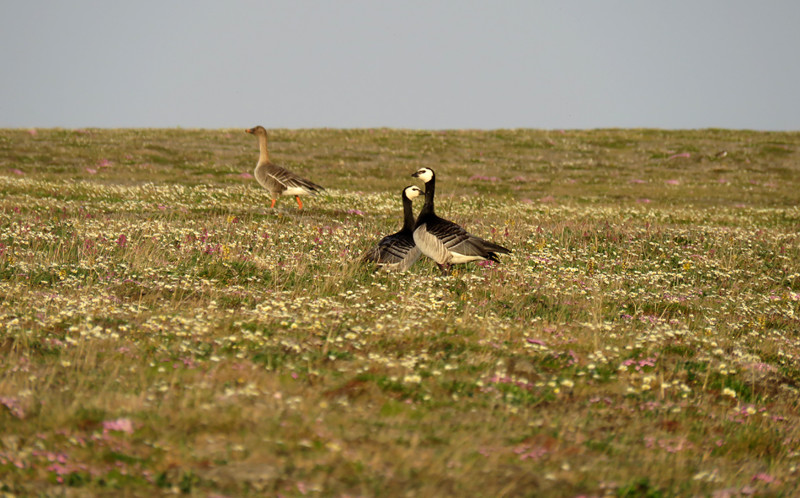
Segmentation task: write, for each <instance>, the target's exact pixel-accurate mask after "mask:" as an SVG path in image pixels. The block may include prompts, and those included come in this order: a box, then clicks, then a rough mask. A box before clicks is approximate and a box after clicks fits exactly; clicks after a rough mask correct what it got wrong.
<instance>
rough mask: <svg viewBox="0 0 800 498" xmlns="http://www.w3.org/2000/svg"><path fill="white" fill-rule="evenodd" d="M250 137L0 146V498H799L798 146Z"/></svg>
mask: <svg viewBox="0 0 800 498" xmlns="http://www.w3.org/2000/svg"><path fill="white" fill-rule="evenodd" d="M253 124H255V123H245V124H244V125H247V126H252V125H253ZM243 130H244V126H243V128H242V129H236V130H183V129H165V130H151V129H141V130H140V129H131V130H100V129H88V130H65V129H50V130H0V355H1V356H0V357H1V358H2V361H1V362H0V496H15V495H19V496H154V495H155V496H160V495H170V494H178V495H180V494H183V495H188V496H213V497H224V496H228V497H238V496H278V495H280V496H285V497H293V496H487V497H495V496H567V497H573V496H620V497H633V496H649V497H662V496H663V497H667V496H719V497H722V496H741V495H757V496H797V494H798V493H800V488H799V485H798V484H797V483H798V481H800V472H799V471H798V465H800V133H767V132H752V131H726V130H697V131H660V130H592V131H571V130H567V131H544V130H499V131H469V130H464V131H409V130H388V129H369V130H329V129H315V130H272V131H271V132H270V133H271V135H270V138H271V141H270V146H271V147H270V157H271V159H272V160H273V161H274V162H276V163H278V164H282V165H284V166H286V167H288V168H289V169H292V170H294V171H296V172H298V173H300V174H302V175H304V176H306V177H307V178H309V179H311V180H313V181H314V182H317V183H319V184H321V185H323V186H325V187H326V188H327V189H328V190H327V191H326V192H325V193H324V194H323V195H320V196H317V197H313V198H306V199H305V200H304V204H305V210H304V211H302V212H298V210H297V206H296V203H295V201H294V199H293V198H290V197H283V198H281V199H279V200H278V204H277V206H276V208H275V209H274V210H271V209H269V208H268V206H269V194H268V193H267V192H266V190H264V189H262V188H261V187H260V186H259V185H258V184H257V183H256V182H255V180H254V179H253V178H252V170H253V167H254V166H255V162H256V160H257V157H258V150H257V143H256V141H255V140H254V138H253V137H252V136H250V135H247V134H246V133H244V131H243ZM421 166H427V167H431V168H433V169H434V170H435V171H436V173H437V179H438V183H437V199H438V202H437V212H438V213H439V214H440V215H441V216H443V217H445V218H448V219H451V220H453V221H456V222H458V223H460V224H461V225H462V226H464V227H465V228H467V229H468V230H469V231H470V232H472V233H474V234H476V235H479V236H482V237H484V238H487V239H490V240H493V241H495V242H497V243H500V244H501V245H504V246H506V247H508V248H510V249H512V250H513V253H512V254H510V255H503V256H501V260H502V262H501V264H499V265H494V264H469V265H462V266H459V267H457V270H456V271H454V275H452V276H448V277H442V276H440V274H439V270H438V268H437V267H436V265H435V264H434V263H433V262H432V261H430V260H427V259H424V258H423V259H421V260H420V261H419V262H418V263H417V264H416V265H415V266H414V267H412V268H411V269H410V270H409V271H408V272H405V273H388V272H385V271H375V268H374V267H371V266H365V265H362V264H359V261H358V258H359V256H360V255H361V254H362V253H363V252H364V251H365V250H366V249H367V248H369V247H370V246H371V245H373V244H375V243H376V242H377V241H378V240H379V239H380V238H381V237H382V236H383V235H386V234H389V233H392V232H394V231H396V230H398V229H399V227H400V225H401V215H402V207H401V203H400V191H401V190H402V188H403V187H405V186H407V185H412V184H419V183H418V182H416V179H414V178H411V177H410V175H411V173H413V172H414V171H416V169H417V168H419V167H421ZM420 207H421V202H419V203H415V209H419V208H420Z"/></svg>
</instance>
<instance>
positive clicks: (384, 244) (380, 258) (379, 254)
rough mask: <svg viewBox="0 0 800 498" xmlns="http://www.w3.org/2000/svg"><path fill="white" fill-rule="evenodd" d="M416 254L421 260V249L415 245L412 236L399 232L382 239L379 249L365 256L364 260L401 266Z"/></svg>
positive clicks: (373, 249) (375, 248)
mask: <svg viewBox="0 0 800 498" xmlns="http://www.w3.org/2000/svg"><path fill="white" fill-rule="evenodd" d="M415 254H416V257H417V258H419V249H418V248H417V246H416V244H414V239H413V238H412V236H411V234H408V233H405V232H397V233H395V234H392V235H387V236H386V237H384V238H382V239H381V241H380V242H378V246H377V247H374V248H372V249H371V250H370V251H368V252H367V254H365V255H364V259H365V260H366V261H374V262H375V263H381V264H399V263H402V262H403V261H405V260H407V259H408V258H409V257H410V256H411V257H413V256H414V255H415ZM414 261H416V259H414ZM412 263H413V261H412Z"/></svg>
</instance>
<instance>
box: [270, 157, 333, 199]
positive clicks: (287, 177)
mask: <svg viewBox="0 0 800 498" xmlns="http://www.w3.org/2000/svg"><path fill="white" fill-rule="evenodd" d="M264 172H265V173H266V174H267V176H269V177H270V178H272V179H273V180H275V181H276V182H278V183H280V184H281V185H283V186H284V188H285V189H286V190H288V189H290V188H299V189H302V190H305V191H307V192H308V193H310V194H313V193H316V192H319V191H320V190H325V188H324V187H322V186H320V185H317V184H316V183H314V182H312V181H310V180H306V179H305V178H303V177H301V176H299V175H297V174H295V173H292V172H291V171H289V170H288V169H286V168H284V167H282V166H278V165H277V164H272V163H269V164H267V165H266V167H265V168H264Z"/></svg>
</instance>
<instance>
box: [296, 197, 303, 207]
mask: <svg viewBox="0 0 800 498" xmlns="http://www.w3.org/2000/svg"><path fill="white" fill-rule="evenodd" d="M294 198H295V199H297V209H303V201H301V200H300V196H299V195H296V196H294Z"/></svg>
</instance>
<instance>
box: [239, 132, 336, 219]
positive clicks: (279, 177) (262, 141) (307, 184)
mask: <svg viewBox="0 0 800 498" xmlns="http://www.w3.org/2000/svg"><path fill="white" fill-rule="evenodd" d="M245 131H246V132H247V133H250V134H251V135H255V136H256V138H258V148H259V151H260V155H259V156H258V164H256V170H255V173H254V174H255V177H256V180H258V183H260V184H261V186H262V187H264V188H265V189H267V190H269V194H270V195H271V196H272V204H271V205H270V207H271V208H274V207H275V201H277V200H278V196H279V195H293V196H294V198H295V199H297V206H298V209H303V201H301V200H300V196H301V195H309V194H311V195H315V194H317V192H319V191H320V190H325V189H324V188H323V187H321V186H319V185H317V184H316V183H314V182H311V181H309V180H306V179H305V178H303V177H301V176H299V175H296V174H294V173H292V172H291V171H289V170H287V169H286V168H283V167H281V166H278V165H277V164H273V163H271V162H270V161H269V156H268V155H267V130H265V129H264V127H263V126H256V127H255V128H250V129H248V130H245Z"/></svg>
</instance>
